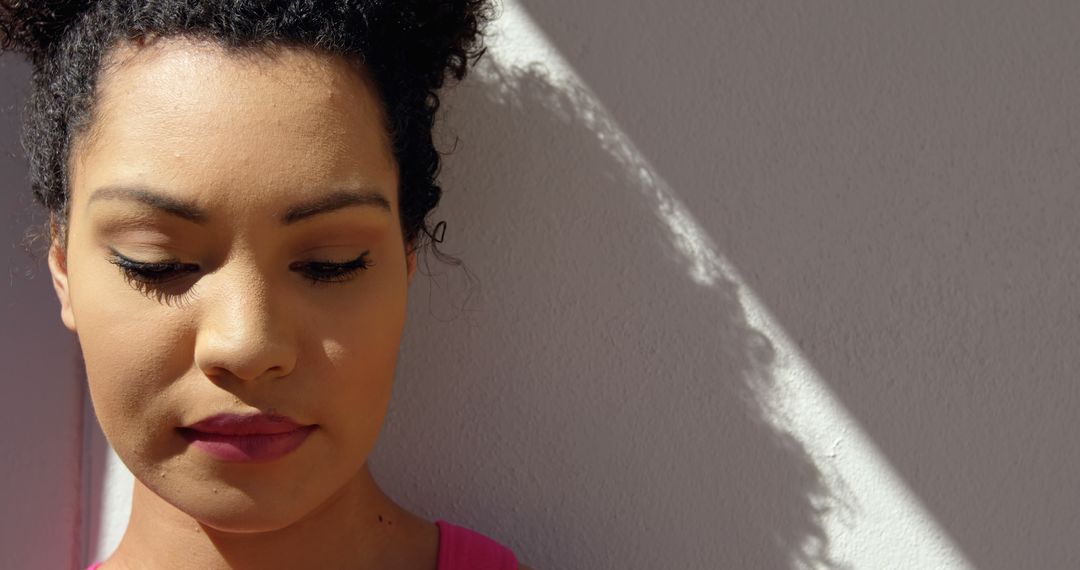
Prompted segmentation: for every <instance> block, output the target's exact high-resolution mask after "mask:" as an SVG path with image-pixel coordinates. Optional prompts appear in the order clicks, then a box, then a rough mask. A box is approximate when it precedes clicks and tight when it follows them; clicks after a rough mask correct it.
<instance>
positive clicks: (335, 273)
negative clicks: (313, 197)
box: [108, 248, 375, 301]
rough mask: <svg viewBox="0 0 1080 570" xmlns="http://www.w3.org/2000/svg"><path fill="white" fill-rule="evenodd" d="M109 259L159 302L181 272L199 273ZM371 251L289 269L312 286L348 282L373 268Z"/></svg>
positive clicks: (173, 265) (173, 264)
mask: <svg viewBox="0 0 1080 570" xmlns="http://www.w3.org/2000/svg"><path fill="white" fill-rule="evenodd" d="M109 251H111V252H112V255H111V256H109V258H108V261H109V263H112V264H113V265H115V266H117V267H119V268H120V271H121V273H122V274H123V275H124V278H125V279H126V280H127V282H128V283H129V284H130V285H131V286H132V287H134V288H135V289H137V290H139V291H140V292H142V293H144V294H146V295H155V296H156V297H157V298H158V300H159V301H161V300H162V299H163V298H164V297H167V296H169V294H168V293H166V292H165V291H163V290H162V289H161V288H160V287H161V286H162V285H165V284H167V283H169V282H170V281H173V280H174V279H179V278H180V274H181V273H182V272H192V271H197V270H198V269H199V266H198V265H195V264H193V263H180V262H178V261H161V262H155V263H145V262H141V261H135V260H134V259H130V258H128V257H125V256H123V255H121V254H120V252H118V251H116V250H114V249H112V248H109ZM369 253H371V252H370V251H365V252H364V253H362V254H360V257H358V258H356V259H354V260H352V261H346V262H344V263H332V262H329V261H306V262H296V263H292V264H290V265H289V269H291V270H294V271H296V270H298V269H304V268H306V269H307V273H305V275H304V277H305V278H307V280H308V281H311V284H312V285H315V286H320V285H329V284H331V283H341V282H344V281H348V280H350V279H351V278H352V277H353V276H354V275H355V274H356V273H358V272H360V271H365V270H367V269H370V268H371V267H373V266H374V265H375V264H374V263H373V262H372V261H371V260H369V259H368V254H369Z"/></svg>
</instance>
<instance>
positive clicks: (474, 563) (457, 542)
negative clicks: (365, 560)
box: [86, 520, 518, 570]
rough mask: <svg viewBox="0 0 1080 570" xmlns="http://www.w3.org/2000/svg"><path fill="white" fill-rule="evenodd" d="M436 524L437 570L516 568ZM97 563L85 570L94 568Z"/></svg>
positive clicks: (491, 546)
mask: <svg viewBox="0 0 1080 570" xmlns="http://www.w3.org/2000/svg"><path fill="white" fill-rule="evenodd" d="M435 524H436V525H437V526H438V527H439V566H438V570H518V561H517V558H516V557H515V556H514V553H513V551H511V550H510V549H509V548H507V547H505V546H503V545H501V544H499V543H498V542H495V541H494V540H492V539H490V538H488V537H487V536H484V535H482V534H480V533H478V532H476V531H475V530H469V529H467V528H465V527H463V526H455V525H452V524H450V523H448V522H446V521H444V520H438V521H435ZM98 566H101V563H100V562H97V563H95V564H92V565H90V567H89V568H87V569H86V570H97V568H98Z"/></svg>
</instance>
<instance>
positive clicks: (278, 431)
mask: <svg viewBox="0 0 1080 570" xmlns="http://www.w3.org/2000/svg"><path fill="white" fill-rule="evenodd" d="M318 427H319V426H318V425H315V424H310V425H302V424H300V423H298V422H297V421H295V420H293V419H292V418H289V417H287V416H282V415H278V414H264V413H255V414H247V415H238V414H216V415H213V416H210V417H208V418H205V419H203V420H200V421H198V422H196V423H194V424H191V425H189V426H184V427H180V428H177V431H179V432H180V435H181V437H183V438H184V439H185V440H187V441H188V442H190V443H191V445H192V447H195V448H196V449H199V450H201V451H204V452H206V453H207V454H208V455H210V456H211V457H213V458H215V459H219V460H221V461H229V462H247V463H258V462H264V461H273V460H275V459H277V458H279V457H283V456H285V455H288V454H289V453H291V452H292V451H293V450H295V449H296V448H298V447H300V446H301V445H303V444H304V441H306V440H307V438H308V436H309V435H311V432H312V431H314V430H316V429H318Z"/></svg>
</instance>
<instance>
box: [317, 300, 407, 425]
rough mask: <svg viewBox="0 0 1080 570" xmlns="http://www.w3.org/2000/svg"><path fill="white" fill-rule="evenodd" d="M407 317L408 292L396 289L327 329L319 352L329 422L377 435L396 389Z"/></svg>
mask: <svg viewBox="0 0 1080 570" xmlns="http://www.w3.org/2000/svg"><path fill="white" fill-rule="evenodd" d="M376 299H377V300H376ZM405 312H406V311H405V292H404V288H403V287H398V288H397V289H394V290H393V292H392V293H391V292H384V293H383V294H381V295H379V296H378V297H376V298H373V299H372V301H371V302H363V303H357V304H355V305H354V306H353V307H352V308H351V310H348V311H346V312H345V313H344V314H342V315H340V317H339V318H336V319H333V320H332V321H331V322H332V323H333V324H332V326H329V327H326V328H325V329H324V331H325V333H324V335H323V336H322V346H321V350H320V352H321V353H322V354H324V355H325V356H326V358H327V360H328V370H327V376H326V377H325V378H323V379H322V381H323V383H324V385H325V386H326V392H324V394H323V396H324V397H325V398H327V402H328V404H329V405H328V406H327V412H328V414H327V415H328V417H327V419H328V421H330V422H336V423H337V424H338V425H339V426H341V427H342V428H344V429H346V430H348V431H355V432H358V433H359V434H368V435H370V434H373V433H377V432H378V430H379V428H380V427H381V424H382V419H383V416H384V415H385V413H386V408H387V406H388V405H389V401H390V394H391V391H392V388H393V382H394V371H395V368H396V366H397V357H398V351H399V348H400V346H401V336H402V332H403V329H404V326H405ZM317 381H318V380H317Z"/></svg>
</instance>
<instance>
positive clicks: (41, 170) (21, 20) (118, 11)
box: [0, 0, 491, 254]
mask: <svg viewBox="0 0 1080 570" xmlns="http://www.w3.org/2000/svg"><path fill="white" fill-rule="evenodd" d="M490 17H491V6H490V5H489V4H488V0H31V1H18V0H0V51H3V52H17V53H22V54H25V55H26V56H27V57H28V58H29V59H30V61H31V62H32V64H33V73H32V92H31V94H30V98H29V100H28V101H27V105H26V108H25V109H24V115H23V131H22V146H23V149H24V151H25V152H26V154H27V158H28V159H29V163H30V180H31V186H32V189H33V192H34V197H35V198H36V200H37V201H38V202H39V203H41V204H42V205H43V206H45V207H46V208H47V209H48V210H49V211H50V212H51V213H52V214H53V216H52V222H53V226H52V228H51V232H52V234H53V236H54V237H58V238H59V243H60V245H61V246H62V247H65V246H66V242H67V237H66V236H67V223H68V201H69V197H70V194H69V177H68V168H67V165H68V159H69V153H70V152H71V146H72V141H73V140H76V138H77V137H79V136H80V135H83V134H85V133H86V132H87V130H88V129H89V128H90V127H91V124H90V123H91V119H92V117H93V110H94V109H93V104H94V102H95V85H96V82H97V80H98V76H99V73H100V69H101V65H102V60H103V56H105V55H106V54H107V53H108V51H109V50H110V49H111V48H113V47H114V46H116V45H117V44H118V43H120V42H122V41H125V40H126V41H154V40H156V39H158V38H166V37H176V36H181V37H189V38H196V39H200V40H211V41H213V42H215V43H217V44H218V45H220V46H222V47H225V48H226V49H229V50H233V51H235V52H245V51H250V50H252V49H255V50H258V49H261V48H266V47H276V46H281V47H304V48H309V49H313V50H317V51H320V52H324V53H329V54H334V55H342V56H345V57H347V58H349V60H350V61H354V62H358V63H361V64H362V65H363V66H364V67H365V68H366V69H367V70H368V72H369V73H370V74H371V76H372V77H373V79H374V81H375V84H376V86H377V88H378V90H379V94H380V96H381V99H382V103H383V107H384V110H385V113H386V118H387V122H388V128H389V131H390V137H391V140H392V141H393V152H394V157H395V159H396V161H397V163H398V167H399V172H400V184H399V188H398V203H399V204H400V223H401V228H402V235H403V238H404V241H405V243H406V244H409V246H410V247H411V248H412V249H414V250H415V249H418V248H419V247H420V246H421V245H422V242H423V236H427V237H428V238H434V239H435V240H441V238H437V237H435V236H434V235H433V233H432V231H431V230H430V229H429V228H428V225H427V224H428V222H427V220H426V218H427V215H428V213H429V212H430V211H431V210H432V209H434V208H435V206H436V205H438V203H439V198H440V197H441V195H442V189H441V188H440V186H439V184H438V182H437V180H436V178H437V176H438V173H439V169H440V153H439V152H438V151H437V150H436V148H435V146H434V142H433V140H432V129H433V127H434V123H435V114H436V111H437V110H438V109H439V95H438V91H439V90H440V89H441V88H442V86H443V85H444V83H445V81H446V80H447V79H448V78H450V77H453V78H454V79H456V80H461V79H463V78H464V77H465V75H466V72H467V70H468V68H469V65H470V64H472V63H475V62H476V60H478V59H479V58H480V57H481V56H482V55H483V53H484V51H485V47H484V45H483V28H484V26H485V24H486V23H487V22H488V21H489V20H490ZM421 234H423V235H421ZM434 249H435V253H436V254H439V253H440V252H439V251H438V248H437V246H435V247H434Z"/></svg>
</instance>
